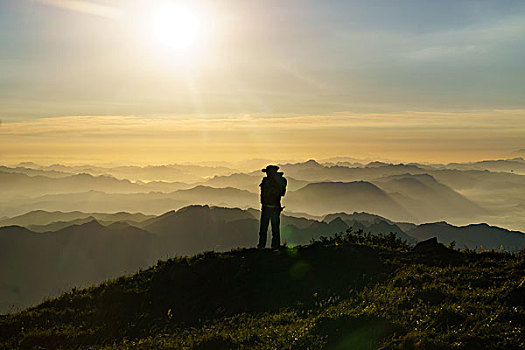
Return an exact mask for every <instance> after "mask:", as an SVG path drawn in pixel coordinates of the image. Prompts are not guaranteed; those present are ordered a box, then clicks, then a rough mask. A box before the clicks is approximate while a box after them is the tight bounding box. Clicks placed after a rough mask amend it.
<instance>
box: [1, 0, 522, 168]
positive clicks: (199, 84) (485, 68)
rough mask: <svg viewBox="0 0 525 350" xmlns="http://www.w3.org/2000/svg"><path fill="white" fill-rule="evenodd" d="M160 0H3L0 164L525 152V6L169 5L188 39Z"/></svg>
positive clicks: (389, 0) (331, 1)
mask: <svg viewBox="0 0 525 350" xmlns="http://www.w3.org/2000/svg"><path fill="white" fill-rule="evenodd" d="M165 3H166V1H154V0H148V1H146V0H122V1H119V0H106V1H84V0H33V1H30V0H1V1H0V119H1V120H2V124H1V127H0V157H1V158H0V160H3V161H4V162H15V161H17V160H20V161H23V160H45V161H46V162H53V161H68V162H74V161H75V160H78V161H79V162H82V161H94V162H96V161H108V160H113V161H116V162H126V161H131V160H133V159H136V158H137V157H140V159H141V160H142V162H146V163H147V162H172V161H177V160H189V159H195V160H206V159H210V158H213V159H221V158H224V159H229V160H231V159H234V158H236V157H242V158H250V157H267V158H271V157H273V156H275V155H278V156H279V158H280V159H282V158H289V157H296V158H298V159H308V158H310V157H311V156H317V157H322V156H335V155H350V156H355V157H360V156H361V157H362V158H365V157H368V156H372V157H378V158H390V159H399V160H407V161H410V160H419V161H422V160H429V161H447V160H451V161H452V160H454V161H458V160H467V159H481V158H491V157H503V156H512V155H513V152H514V151H516V150H518V149H523V148H525V83H524V82H525V41H524V40H523V38H525V1H521V0H519V1H507V0H498V1H462V0H453V1H452V0H451V1H449V0H441V1H435V0H432V1H425V0H417V1H416V0H414V1H401V0H399V1H396V0H385V1H375V0H364V1H335V0H324V1H310V0H301V1H294V0H289V1H282V0H267V1H255V0H253V1H252V0H248V1H247V0H242V1H241V0H230V1H228V0H225V1H198V0H195V1H191V2H188V3H184V2H178V3H180V4H182V5H181V6H183V7H184V8H187V9H189V10H190V11H191V14H192V16H194V19H195V20H196V22H197V24H198V35H196V37H195V39H194V41H193V42H192V44H191V47H190V48H184V49H180V48H177V49H173V47H167V46H166V45H165V43H163V42H161V40H159V33H158V22H159V20H157V18H158V17H155V16H157V14H158V9H159V8H162V7H159V6H166V4H165ZM183 7H178V8H183ZM168 15H170V13H169V12H168ZM175 17H176V16H174V18H175ZM190 24H191V23H190ZM161 30H164V29H161ZM170 30H172V31H174V32H172V33H170V32H169V31H170ZM175 30H178V31H181V32H182V34H181V33H179V32H175ZM189 32H191V28H190V27H189V25H186V27H184V26H183V27H182V30H181V29H180V27H175V28H174V27H171V26H168V28H167V29H166V30H164V32H163V33H161V36H163V37H164V39H165V38H166V37H167V38H168V40H170V38H176V37H178V36H180V35H183V36H184V35H188V34H187V33H189ZM87 116H89V117H87ZM516 155H517V154H516Z"/></svg>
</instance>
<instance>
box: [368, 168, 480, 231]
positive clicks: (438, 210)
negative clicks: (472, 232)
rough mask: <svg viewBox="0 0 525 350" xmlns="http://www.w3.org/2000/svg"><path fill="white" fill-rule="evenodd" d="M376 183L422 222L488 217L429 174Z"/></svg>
mask: <svg viewBox="0 0 525 350" xmlns="http://www.w3.org/2000/svg"><path fill="white" fill-rule="evenodd" d="M374 183H375V184H376V185H378V186H380V187H381V188H382V189H383V190H385V191H387V192H388V193H389V194H390V196H391V197H392V198H394V199H395V200H396V201H397V202H398V203H400V204H401V205H402V206H403V207H404V208H407V209H408V210H409V211H410V212H411V213H414V215H416V216H417V218H418V219H419V221H431V220H436V219H441V218H457V217H461V218H474V217H478V216H480V215H484V214H487V210H484V209H482V208H481V207H480V206H478V205H476V204H475V203H473V202H472V201H470V200H468V199H467V198H465V197H464V196H462V195H461V194H459V193H457V192H456V191H454V190H452V189H451V188H450V187H448V186H445V185H443V184H441V183H439V182H437V181H436V179H434V177H432V176H431V175H428V174H416V175H411V174H403V175H394V176H388V177H385V178H381V179H378V180H376V181H374Z"/></svg>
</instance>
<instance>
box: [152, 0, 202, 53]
mask: <svg viewBox="0 0 525 350" xmlns="http://www.w3.org/2000/svg"><path fill="white" fill-rule="evenodd" d="M151 21H152V22H151V24H150V26H151V29H152V32H153V36H154V38H155V39H156V40H157V41H158V42H159V43H160V44H162V45H163V46H165V47H167V48H169V49H173V50H181V51H182V50H187V49H189V48H191V47H192V46H195V45H196V44H197V42H198V40H199V36H200V34H201V21H200V19H199V17H198V16H197V14H196V13H195V12H194V11H193V10H192V9H191V8H189V7H187V6H184V5H183V4H177V3H164V4H162V5H159V6H158V7H157V8H156V9H155V10H154V12H153V16H152V20H151Z"/></svg>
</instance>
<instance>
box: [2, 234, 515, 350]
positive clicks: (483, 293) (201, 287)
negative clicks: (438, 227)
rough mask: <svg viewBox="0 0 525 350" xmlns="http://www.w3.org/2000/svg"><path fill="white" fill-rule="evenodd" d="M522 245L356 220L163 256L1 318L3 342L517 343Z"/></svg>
mask: <svg viewBox="0 0 525 350" xmlns="http://www.w3.org/2000/svg"><path fill="white" fill-rule="evenodd" d="M524 268H525V256H524V255H523V251H522V253H520V254H509V253H494V252H485V253H475V252H472V251H466V252H458V251H454V250H450V249H447V248H445V247H444V246H443V245H439V244H437V243H431V242H430V243H428V242H427V244H423V245H421V244H420V245H418V246H416V248H410V247H408V246H407V245H405V244H404V243H403V242H401V241H400V240H399V239H398V238H396V236H395V235H393V234H392V235H389V236H373V235H366V234H362V233H361V232H358V233H357V234H353V233H349V234H347V235H344V236H341V235H336V236H335V237H333V238H330V239H324V238H323V239H321V240H320V241H317V242H314V243H312V244H310V245H307V246H299V247H294V248H286V247H283V248H281V249H279V250H256V249H239V250H233V251H231V252H226V253H215V252H207V253H203V254H199V255H196V256H193V257H178V258H173V259H169V260H167V261H159V262H158V263H157V264H156V265H155V266H153V267H151V268H149V269H147V270H145V271H140V272H139V273H136V274H134V275H129V276H125V277H121V278H118V279H116V280H113V281H109V282H106V283H104V284H101V285H98V286H93V287H90V288H87V289H84V290H72V291H70V292H68V293H66V294H64V295H62V296H61V297H59V298H55V299H51V300H48V301H46V302H44V303H42V304H41V305H39V306H37V307H34V308H30V309H27V310H25V311H22V312H19V313H17V314H12V315H4V316H1V318H0V348H6V349H72V348H79V349H88V348H91V349H378V348H383V349H449V348H454V349H523V348H524V347H525V332H524V331H525V311H524V308H523V306H524V304H525V299H524V298H523V295H524V292H525V279H524V277H523V269H524Z"/></svg>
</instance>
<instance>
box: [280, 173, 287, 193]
mask: <svg viewBox="0 0 525 350" xmlns="http://www.w3.org/2000/svg"><path fill="white" fill-rule="evenodd" d="M282 179H283V190H282V192H281V197H282V196H284V195H285V194H286V185H288V181H287V180H286V178H284V177H283V178H282Z"/></svg>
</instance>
